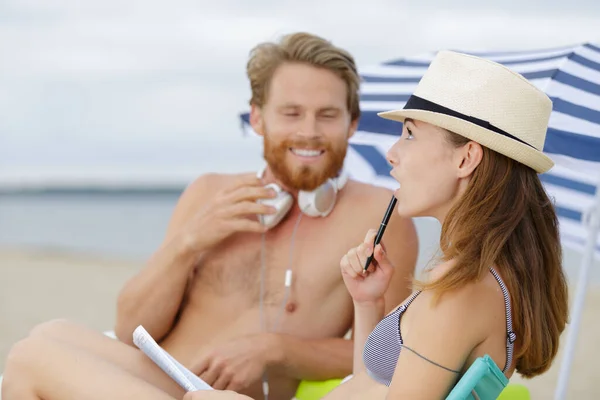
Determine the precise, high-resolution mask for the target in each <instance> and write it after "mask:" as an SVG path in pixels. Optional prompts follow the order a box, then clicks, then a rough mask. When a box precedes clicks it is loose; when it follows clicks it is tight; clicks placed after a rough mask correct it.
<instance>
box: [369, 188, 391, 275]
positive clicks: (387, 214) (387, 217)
mask: <svg viewBox="0 0 600 400" xmlns="http://www.w3.org/2000/svg"><path fill="white" fill-rule="evenodd" d="M397 201H398V199H397V198H396V196H392V200H390V204H389V205H388V208H387V210H386V211H385V215H384V216H383V221H381V225H379V231H377V235H376V236H375V242H374V243H373V253H371V255H370V256H369V258H367V262H366V263H365V266H364V268H363V270H364V271H366V270H367V269H368V268H369V264H371V261H373V254H375V246H377V245H378V244H379V243H380V242H381V238H382V237H383V233H384V232H385V228H386V227H387V224H388V222H389V220H390V217H391V216H392V213H393V212H394V207H395V206H396V202H397Z"/></svg>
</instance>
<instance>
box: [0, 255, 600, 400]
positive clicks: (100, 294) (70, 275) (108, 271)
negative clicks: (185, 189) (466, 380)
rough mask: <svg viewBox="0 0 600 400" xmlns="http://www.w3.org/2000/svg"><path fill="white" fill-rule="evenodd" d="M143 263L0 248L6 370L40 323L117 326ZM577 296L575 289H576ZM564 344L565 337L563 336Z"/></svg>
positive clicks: (584, 339) (589, 381)
mask: <svg viewBox="0 0 600 400" xmlns="http://www.w3.org/2000/svg"><path fill="white" fill-rule="evenodd" d="M140 267H141V264H139V263H134V262H125V261H116V260H110V259H102V258H99V257H90V256H85V255H67V254H63V253H52V252H47V251H46V252H44V251H39V252H31V251H28V252H25V251H21V250H10V249H4V250H0V370H3V369H4V363H5V358H6V355H7V353H8V351H9V349H10V347H11V345H12V344H13V343H15V342H16V341H17V340H19V339H20V338H22V337H23V336H25V335H26V334H27V332H28V331H29V330H30V329H31V328H32V327H33V326H35V325H36V324H38V323H40V322H43V321H47V320H50V319H54V318H68V319H71V320H74V321H77V322H80V323H83V324H85V325H87V326H89V327H91V328H93V329H97V330H99V331H101V330H107V329H112V327H113V323H114V318H115V300H116V296H117V293H118V291H119V289H120V287H121V286H122V285H123V283H124V282H125V280H126V279H127V278H128V277H130V276H131V275H132V274H134V273H135V272H136V271H137V270H138V269H139V268H140ZM571 295H572V294H571ZM598 316H600V285H598V284H594V285H593V286H591V287H590V289H589V294H588V296H587V298H586V307H585V311H584V314H583V323H582V326H581V333H580V336H579V341H578V347H577V352H576V355H575V359H574V363H573V372H572V374H571V379H570V384H569V397H568V398H570V399H596V398H600V385H598V378H600V373H599V372H598V370H597V369H596V368H597V367H596V361H597V360H598V359H600V347H599V346H597V345H596V344H597V343H595V342H596V341H597V340H598V338H599V337H600V319H599V318H598ZM563 343H564V341H563ZM560 361H561V357H560V355H559V358H558V359H557V360H556V362H555V363H554V365H553V367H552V368H551V369H550V371H548V372H547V373H546V374H544V375H543V376H541V377H538V378H535V379H532V380H523V379H521V378H520V377H518V376H517V377H513V379H512V381H513V382H518V383H522V384H524V385H526V386H527V387H528V388H529V389H530V391H531V395H532V398H533V399H551V398H553V394H554V390H555V385H556V382H557V377H558V371H559V368H560Z"/></svg>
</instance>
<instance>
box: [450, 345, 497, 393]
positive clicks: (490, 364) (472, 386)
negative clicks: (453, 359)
mask: <svg viewBox="0 0 600 400" xmlns="http://www.w3.org/2000/svg"><path fill="white" fill-rule="evenodd" d="M506 385H508V378H507V377H506V376H504V374H503V373H502V371H501V370H500V368H498V366H497V365H496V363H495V362H494V361H493V360H492V358H491V357H490V356H488V355H487V354H486V355H485V356H483V357H479V358H478V359H477V360H475V362H474V363H473V364H472V365H471V366H470V367H469V369H468V370H467V372H465V374H464V375H463V376H462V377H461V378H460V380H459V381H458V382H457V383H456V385H455V386H454V388H453V389H452V391H451V392H450V394H449V395H448V396H447V397H446V400H493V399H497V398H498V396H500V393H502V390H504V388H505V387H506Z"/></svg>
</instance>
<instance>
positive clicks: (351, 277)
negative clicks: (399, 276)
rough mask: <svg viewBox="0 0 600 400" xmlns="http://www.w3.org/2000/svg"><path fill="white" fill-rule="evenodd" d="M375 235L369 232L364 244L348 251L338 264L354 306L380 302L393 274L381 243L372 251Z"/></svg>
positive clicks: (372, 231) (392, 268) (372, 230)
mask: <svg viewBox="0 0 600 400" xmlns="http://www.w3.org/2000/svg"><path fill="white" fill-rule="evenodd" d="M376 234H377V231H376V230H374V229H371V230H369V232H367V235H366V236H365V240H364V242H363V243H362V244H360V245H359V246H358V247H354V248H352V249H350V250H349V251H348V253H346V254H345V255H344V257H342V260H341V262H340V268H341V270H342V277H343V279H344V283H345V284H346V288H347V289H348V292H349V293H350V295H351V296H352V299H353V300H354V303H355V304H362V303H374V302H377V301H379V300H381V299H382V298H383V295H384V293H385V292H386V290H387V288H388V286H389V284H390V281H391V279H392V275H393V274H394V266H393V265H392V264H391V263H390V262H389V260H388V259H387V257H386V255H385V248H384V247H383V243H380V244H378V245H377V246H375V248H374V249H373V242H374V241H375V235H376ZM373 251H374V253H373ZM371 254H373V261H372V262H371V264H370V266H369V268H368V269H367V271H366V272H364V271H363V267H364V265H365V262H366V261H367V258H368V257H369V256H370V255H371Z"/></svg>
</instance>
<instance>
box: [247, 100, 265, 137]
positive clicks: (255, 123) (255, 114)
mask: <svg viewBox="0 0 600 400" xmlns="http://www.w3.org/2000/svg"><path fill="white" fill-rule="evenodd" d="M263 125H264V124H263V117H262V109H261V108H260V107H258V106H257V105H256V104H252V105H250V126H252V129H254V132H256V133H257V134H258V135H260V136H264V126H263Z"/></svg>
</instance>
